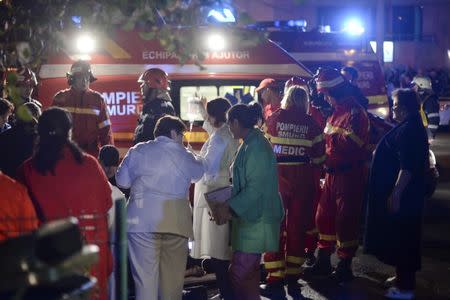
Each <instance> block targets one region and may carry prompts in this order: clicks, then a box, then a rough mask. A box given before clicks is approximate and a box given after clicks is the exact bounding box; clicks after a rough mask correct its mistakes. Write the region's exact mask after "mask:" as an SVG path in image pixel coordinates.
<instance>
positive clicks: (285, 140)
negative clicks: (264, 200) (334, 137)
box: [261, 85, 326, 299]
mask: <svg viewBox="0 0 450 300" xmlns="http://www.w3.org/2000/svg"><path fill="white" fill-rule="evenodd" d="M281 107H282V108H281V109H278V110H276V111H275V112H274V113H273V114H272V115H271V116H269V117H268V119H267V120H266V126H267V133H266V135H267V137H268V139H269V141H270V142H271V143H272V147H273V150H274V153H275V155H276V157H277V163H278V186H279V190H280V193H281V196H282V199H283V204H284V208H285V210H286V215H285V218H284V220H283V222H282V224H281V228H280V230H281V234H280V247H279V249H280V250H279V252H271V253H265V254H264V265H265V269H266V270H267V271H268V277H267V285H266V286H265V288H264V290H263V291H261V292H262V295H263V296H266V297H269V298H283V297H284V296H285V295H284V293H285V292H284V280H285V279H286V282H287V284H288V293H289V294H290V295H291V296H292V297H294V298H295V299H298V297H301V293H300V289H299V286H298V283H297V280H298V279H299V276H300V273H301V266H302V264H303V263H304V262H305V259H306V258H305V256H306V253H305V248H306V240H307V230H309V229H310V228H309V227H310V224H309V223H310V221H311V220H312V215H313V209H314V198H315V195H316V193H318V186H319V178H320V176H318V174H320V170H321V168H322V164H323V162H324V161H325V159H326V156H325V143H324V137H323V133H322V129H321V128H320V127H319V125H318V124H317V123H316V122H315V121H314V119H313V118H312V117H311V116H310V115H308V92H307V91H306V89H305V88H304V87H302V86H298V85H292V86H291V87H289V88H288V90H287V92H286V93H285V95H284V98H283V101H282V103H281Z"/></svg>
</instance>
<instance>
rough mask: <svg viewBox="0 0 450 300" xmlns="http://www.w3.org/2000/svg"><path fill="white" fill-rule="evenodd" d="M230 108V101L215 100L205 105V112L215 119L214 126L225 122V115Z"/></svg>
mask: <svg viewBox="0 0 450 300" xmlns="http://www.w3.org/2000/svg"><path fill="white" fill-rule="evenodd" d="M230 107H231V103H230V101H228V100H227V99H225V98H216V99H213V100H211V101H209V102H208V103H207V104H206V112H207V113H208V115H210V116H211V117H214V119H216V122H215V124H213V125H214V126H217V125H218V124H219V123H223V122H226V121H227V116H226V114H227V111H228V110H229V109H230Z"/></svg>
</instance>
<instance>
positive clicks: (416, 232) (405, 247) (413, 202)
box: [364, 113, 429, 271]
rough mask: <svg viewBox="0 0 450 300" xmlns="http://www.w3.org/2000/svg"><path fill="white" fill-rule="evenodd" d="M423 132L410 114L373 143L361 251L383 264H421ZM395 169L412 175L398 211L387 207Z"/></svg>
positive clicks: (425, 156)
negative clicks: (378, 141)
mask: <svg viewBox="0 0 450 300" xmlns="http://www.w3.org/2000/svg"><path fill="white" fill-rule="evenodd" d="M428 151H429V150H428V140H427V133H426V130H425V128H424V126H423V124H422V120H421V117H420V115H419V114H418V113H417V114H414V115H412V116H410V117H409V118H408V119H407V120H405V121H404V122H402V123H400V124H398V125H397V126H396V127H395V128H393V129H392V130H391V131H389V132H388V133H387V134H386V135H385V136H384V137H383V139H382V140H381V141H380V143H379V144H378V146H377V148H376V150H375V154H374V158H373V160H372V169H371V172H370V178H369V197H368V205H367V219H366V232H365V237H364V247H365V251H366V252H367V253H369V254H373V255H375V256H376V257H377V258H378V259H380V260H381V261H383V262H384V263H387V264H390V265H394V266H397V267H402V268H403V269H405V268H407V269H408V270H411V271H416V270H418V269H420V265H421V260H420V258H421V254H420V242H421V224H422V211H423V204H424V199H425V184H424V178H425V171H426V169H427V168H429V160H428ZM400 169H403V170H408V171H409V172H410V173H411V174H412V179H411V181H410V182H409V183H408V185H407V186H406V188H405V190H404V192H403V194H402V197H401V200H400V209H399V211H398V212H397V213H394V214H393V213H390V212H389V211H388V206H387V205H388V204H387V203H388V198H389V196H390V195H391V193H392V190H393V187H394V185H395V182H396V180H397V177H398V173H399V171H400Z"/></svg>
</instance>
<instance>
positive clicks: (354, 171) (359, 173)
mask: <svg viewBox="0 0 450 300" xmlns="http://www.w3.org/2000/svg"><path fill="white" fill-rule="evenodd" d="M324 133H325V141H326V154H327V160H326V162H325V171H326V175H325V186H324V190H323V193H322V196H321V198H320V202H319V206H318V208H317V214H316V225H317V228H318V230H319V243H318V246H319V248H321V249H327V250H329V251H330V252H333V251H334V247H335V244H336V243H337V246H338V250H337V254H338V257H339V258H342V259H345V258H352V257H353V256H354V255H355V252H356V249H357V248H358V233H359V221H360V216H361V205H362V202H363V199H364V192H365V187H366V181H367V167H366V160H367V145H368V142H369V119H368V117H367V114H366V112H365V110H364V109H363V108H362V107H361V106H360V105H359V104H357V103H356V102H355V101H354V99H353V98H347V99H345V100H343V101H342V102H340V103H339V104H338V105H337V106H336V107H335V110H334V112H333V114H332V115H331V117H329V118H328V121H327V125H326V127H325V130H324Z"/></svg>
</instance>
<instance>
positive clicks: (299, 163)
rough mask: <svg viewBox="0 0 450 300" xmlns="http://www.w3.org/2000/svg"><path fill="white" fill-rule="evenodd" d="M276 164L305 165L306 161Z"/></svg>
mask: <svg viewBox="0 0 450 300" xmlns="http://www.w3.org/2000/svg"><path fill="white" fill-rule="evenodd" d="M277 164H278V165H283V166H298V165H305V164H306V163H304V162H279V163H277Z"/></svg>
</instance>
